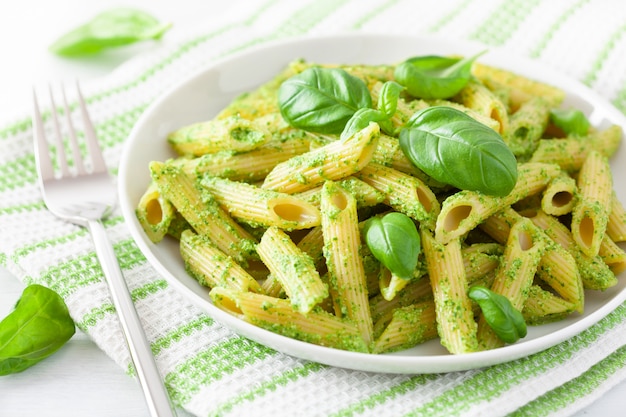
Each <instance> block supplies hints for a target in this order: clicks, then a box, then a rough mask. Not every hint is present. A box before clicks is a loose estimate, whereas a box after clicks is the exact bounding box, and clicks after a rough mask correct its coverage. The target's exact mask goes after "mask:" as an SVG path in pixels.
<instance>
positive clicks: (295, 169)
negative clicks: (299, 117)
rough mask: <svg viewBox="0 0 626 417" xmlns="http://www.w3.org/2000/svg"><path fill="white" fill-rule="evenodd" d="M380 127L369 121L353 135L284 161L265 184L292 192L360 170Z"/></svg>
mask: <svg viewBox="0 0 626 417" xmlns="http://www.w3.org/2000/svg"><path fill="white" fill-rule="evenodd" d="M379 136H380V128H379V127H378V124H376V123H370V124H369V126H367V127H365V128H363V129H362V130H360V131H359V132H357V133H355V134H354V135H352V136H351V137H349V138H347V139H345V140H337V141H334V142H331V143H329V144H327V145H325V146H322V147H320V148H317V149H314V150H311V151H309V152H307V153H305V154H302V155H298V156H295V157H293V158H291V159H289V160H287V161H285V162H282V163H280V164H278V165H276V167H274V169H273V170H272V171H271V172H270V173H269V174H268V175H267V176H266V177H265V180H264V181H263V185H262V188H264V189H268V190H274V191H279V192H284V193H287V194H293V193H297V192H300V191H304V190H308V189H310V188H315V187H317V186H318V185H320V184H323V183H324V181H326V180H340V179H342V178H345V177H348V176H350V175H352V174H354V173H356V172H358V171H360V170H361V169H362V168H363V167H364V166H365V165H367V164H368V163H369V161H370V160H371V159H372V156H373V154H374V151H375V150H376V146H377V145H378V138H379Z"/></svg>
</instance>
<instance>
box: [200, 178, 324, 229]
mask: <svg viewBox="0 0 626 417" xmlns="http://www.w3.org/2000/svg"><path fill="white" fill-rule="evenodd" d="M200 183H201V184H202V186H203V187H204V188H205V189H206V190H207V191H209V192H210V193H211V195H212V196H213V197H214V198H215V200H216V201H217V202H218V203H219V204H220V205H221V206H222V207H224V209H225V210H226V211H227V212H228V213H229V214H230V215H231V216H233V217H234V218H235V219H237V220H240V221H244V222H246V223H248V224H250V225H252V226H254V227H270V226H278V227H281V228H283V229H286V230H297V229H309V228H311V227H314V226H319V224H320V221H321V220H320V213H319V210H318V209H317V208H316V207H315V206H313V205H312V204H310V203H307V202H306V201H304V200H302V199H299V198H297V197H294V196H291V195H289V194H284V193H278V192H275V191H270V190H263V189H261V188H259V187H256V186H254V185H250V184H247V183H244V182H237V181H230V180H227V179H223V178H218V177H210V176H205V177H204V178H203V179H202V180H201V181H200Z"/></svg>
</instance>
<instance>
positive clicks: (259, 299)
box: [210, 288, 368, 352]
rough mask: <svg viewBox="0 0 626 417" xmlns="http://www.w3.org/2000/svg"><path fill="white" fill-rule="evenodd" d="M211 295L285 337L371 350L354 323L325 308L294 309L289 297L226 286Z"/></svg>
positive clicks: (226, 308)
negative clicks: (232, 288) (302, 311)
mask: <svg viewBox="0 0 626 417" xmlns="http://www.w3.org/2000/svg"><path fill="white" fill-rule="evenodd" d="M210 296H211V300H213V303H214V304H215V305H216V306H217V307H219V308H221V309H222V310H224V311H227V312H228V313H230V314H232V315H234V316H236V317H239V318H241V319H243V320H245V321H247V322H249V323H252V324H254V325H256V326H259V327H262V328H264V329H267V330H271V331H273V332H275V333H278V334H281V335H283V336H287V337H291V338H293V339H298V340H302V341H304V342H308V343H313V344H316V345H321V346H327V347H331V348H336V349H343V350H350V351H355V352H367V351H368V346H367V345H366V344H365V342H364V341H363V338H362V337H361V335H360V333H359V330H358V329H357V327H356V326H355V325H354V323H351V322H350V321H347V320H342V319H339V318H337V317H335V316H333V315H332V314H329V313H327V312H325V311H323V310H321V309H315V310H313V311H310V312H309V313H307V314H306V315H305V314H302V313H300V312H298V311H296V310H294V309H293V308H292V306H291V304H290V302H289V301H288V300H283V299H280V298H274V297H270V296H267V295H262V294H255V293H252V292H237V291H232V290H226V289H223V288H214V289H212V290H211V292H210Z"/></svg>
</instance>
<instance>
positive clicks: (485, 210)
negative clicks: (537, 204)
mask: <svg viewBox="0 0 626 417" xmlns="http://www.w3.org/2000/svg"><path fill="white" fill-rule="evenodd" d="M559 172H560V169H559V167H558V166H556V165H553V164H543V163H524V164H520V165H519V167H518V174H517V183H516V185H515V187H514V188H513V190H512V191H511V192H510V193H509V194H508V195H507V196H504V197H495V196H488V195H485V194H482V193H479V192H476V191H466V190H463V191H459V192H457V193H456V194H453V195H452V196H450V197H448V198H447V199H445V200H444V202H443V204H442V206H441V212H440V213H439V216H438V217H437V222H436V226H435V237H436V238H437V240H438V241H439V242H441V243H444V244H445V243H447V242H449V241H451V240H453V239H456V238H459V237H461V236H464V235H466V234H467V233H468V232H469V231H470V230H472V229H474V228H475V227H476V226H478V225H479V224H480V223H482V222H483V221H485V220H486V219H487V218H488V217H490V216H491V215H493V214H495V213H497V212H499V211H501V210H502V209H504V208H505V207H507V206H510V205H512V204H514V203H516V202H517V201H520V200H522V199H524V198H526V197H528V196H530V195H533V194H536V193H538V192H540V191H541V190H542V189H543V188H545V186H546V185H547V184H548V183H549V182H550V181H551V180H552V179H553V178H554V177H556V176H557V175H558V174H559Z"/></svg>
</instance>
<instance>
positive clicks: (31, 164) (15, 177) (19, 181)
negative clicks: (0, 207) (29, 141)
mask: <svg viewBox="0 0 626 417" xmlns="http://www.w3.org/2000/svg"><path fill="white" fill-rule="evenodd" d="M36 181H37V170H36V168H35V157H34V156H33V154H32V153H29V154H28V155H25V156H22V157H18V158H17V159H14V160H13V161H11V162H9V163H7V164H3V165H0V192H5V191H9V190H15V189H17V188H22V187H24V186H26V185H28V184H34V183H35V182H36Z"/></svg>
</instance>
